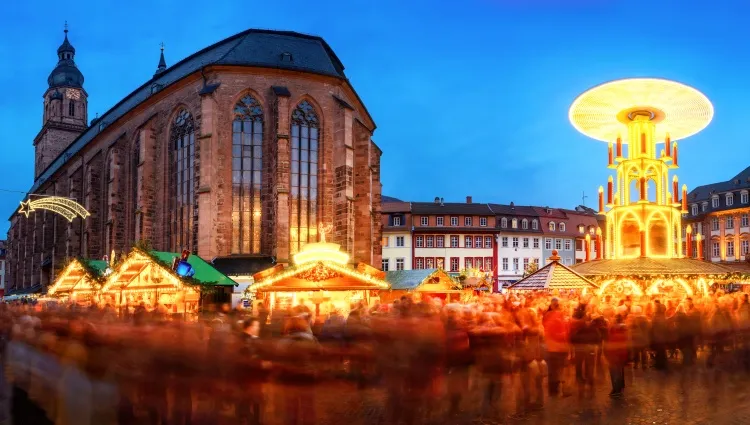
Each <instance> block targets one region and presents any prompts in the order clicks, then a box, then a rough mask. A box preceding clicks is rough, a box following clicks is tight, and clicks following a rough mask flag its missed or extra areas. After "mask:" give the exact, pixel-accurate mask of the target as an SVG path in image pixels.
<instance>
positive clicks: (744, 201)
mask: <svg viewBox="0 0 750 425" xmlns="http://www.w3.org/2000/svg"><path fill="white" fill-rule="evenodd" d="M747 195H748V193H747V191H746V190H743V191H742V192H741V193H740V204H747V203H748V199H747V198H748V196H747Z"/></svg>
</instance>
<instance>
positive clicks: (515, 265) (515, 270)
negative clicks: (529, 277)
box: [513, 258, 518, 272]
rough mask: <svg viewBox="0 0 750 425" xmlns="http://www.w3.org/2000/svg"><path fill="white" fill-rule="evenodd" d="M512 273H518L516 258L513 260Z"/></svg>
mask: <svg viewBox="0 0 750 425" xmlns="http://www.w3.org/2000/svg"><path fill="white" fill-rule="evenodd" d="M513 271H514V272H517V271H518V258H514V259H513Z"/></svg>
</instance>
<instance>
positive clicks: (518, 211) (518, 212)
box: [490, 204, 539, 217]
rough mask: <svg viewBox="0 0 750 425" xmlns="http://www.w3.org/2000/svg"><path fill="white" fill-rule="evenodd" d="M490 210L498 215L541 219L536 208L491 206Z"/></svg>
mask: <svg viewBox="0 0 750 425" xmlns="http://www.w3.org/2000/svg"><path fill="white" fill-rule="evenodd" d="M490 209H491V210H492V211H494V212H495V214H497V215H507V216H524V217H539V213H537V212H536V210H535V209H534V207H529V206H524V205H514V204H510V205H504V204H490Z"/></svg>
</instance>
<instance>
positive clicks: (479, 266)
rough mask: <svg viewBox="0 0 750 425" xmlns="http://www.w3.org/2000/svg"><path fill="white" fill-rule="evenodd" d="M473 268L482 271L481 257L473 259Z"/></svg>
mask: <svg viewBox="0 0 750 425" xmlns="http://www.w3.org/2000/svg"><path fill="white" fill-rule="evenodd" d="M474 268H475V269H479V270H483V269H484V263H483V262H482V257H474Z"/></svg>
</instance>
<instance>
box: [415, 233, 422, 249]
mask: <svg viewBox="0 0 750 425" xmlns="http://www.w3.org/2000/svg"><path fill="white" fill-rule="evenodd" d="M416 247H417V248H424V236H417V244H416Z"/></svg>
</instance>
